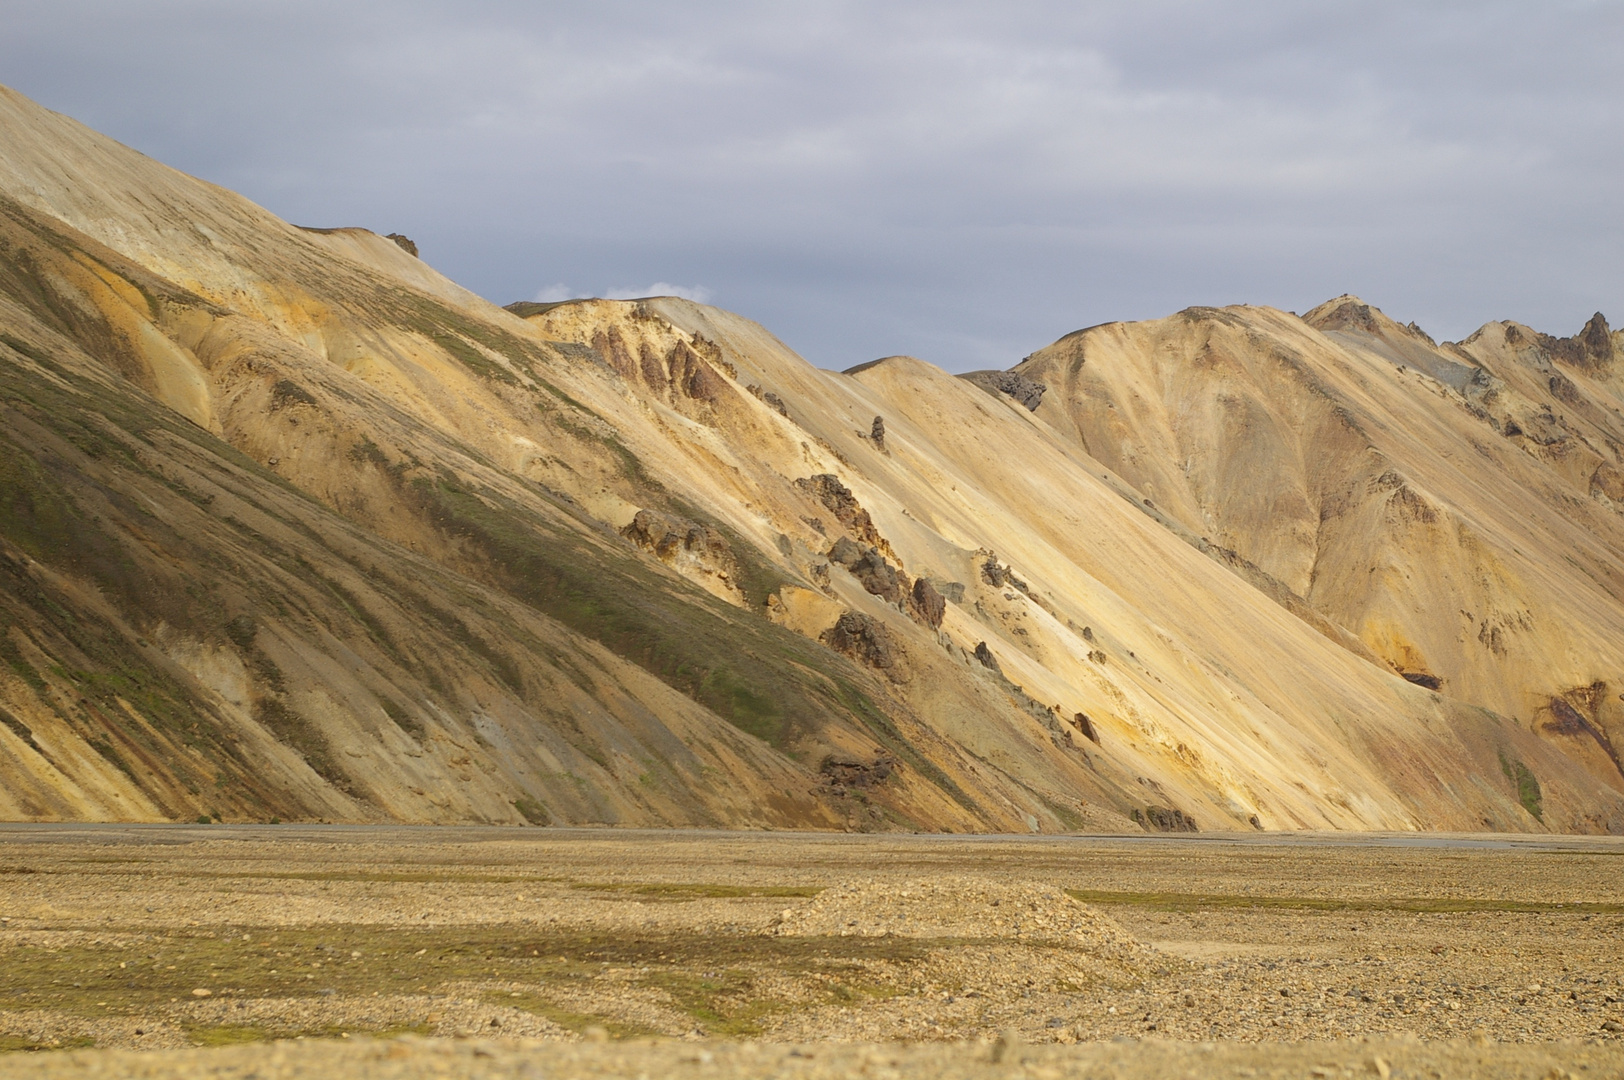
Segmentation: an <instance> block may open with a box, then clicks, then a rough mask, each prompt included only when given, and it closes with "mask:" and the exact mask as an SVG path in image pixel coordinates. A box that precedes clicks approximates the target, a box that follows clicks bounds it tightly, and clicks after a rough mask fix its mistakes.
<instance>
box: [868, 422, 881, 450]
mask: <svg viewBox="0 0 1624 1080" xmlns="http://www.w3.org/2000/svg"><path fill="white" fill-rule="evenodd" d="M868 437H869V438H870V439H872V440H874V445H875V447H876V448H878V449H880V450H884V449H885V417H883V416H876V417H875V418H874V423H872V424H870V425H869V428H868Z"/></svg>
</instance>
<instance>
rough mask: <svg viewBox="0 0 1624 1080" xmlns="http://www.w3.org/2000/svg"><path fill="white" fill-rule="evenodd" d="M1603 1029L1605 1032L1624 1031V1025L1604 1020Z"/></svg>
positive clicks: (1615, 1021)
mask: <svg viewBox="0 0 1624 1080" xmlns="http://www.w3.org/2000/svg"><path fill="white" fill-rule="evenodd" d="M1601 1029H1602V1030H1603V1031H1624V1024H1621V1023H1619V1022H1618V1021H1617V1020H1604V1021H1602V1025H1601Z"/></svg>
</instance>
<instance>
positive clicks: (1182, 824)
mask: <svg viewBox="0 0 1624 1080" xmlns="http://www.w3.org/2000/svg"><path fill="white" fill-rule="evenodd" d="M1130 816H1131V817H1132V818H1133V819H1134V820H1135V821H1137V822H1138V823H1139V824H1140V825H1142V826H1144V827H1145V828H1146V829H1154V830H1155V831H1156V832H1200V831H1201V829H1200V828H1199V827H1198V826H1197V825H1196V823H1195V818H1193V817H1191V816H1190V815H1188V814H1186V813H1185V812H1184V811H1183V810H1180V809H1178V808H1177V807H1173V806H1147V807H1145V808H1144V810H1135V811H1133V812H1132V814H1131V815H1130Z"/></svg>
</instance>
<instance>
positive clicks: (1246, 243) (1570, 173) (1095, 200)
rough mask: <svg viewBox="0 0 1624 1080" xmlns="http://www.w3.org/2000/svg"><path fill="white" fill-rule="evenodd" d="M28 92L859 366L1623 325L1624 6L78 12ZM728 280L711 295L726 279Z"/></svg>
mask: <svg viewBox="0 0 1624 1080" xmlns="http://www.w3.org/2000/svg"><path fill="white" fill-rule="evenodd" d="M0 24H3V25H5V26H6V27H7V33H6V35H5V37H4V38H3V39H0V81H4V82H7V83H9V84H10V85H13V86H15V87H16V88H17V89H19V90H22V91H23V92H25V93H28V94H30V95H32V96H34V97H35V98H37V99H38V100H41V101H42V102H43V103H45V104H47V105H49V106H51V107H53V108H58V109H61V110H63V111H66V112H69V113H70V114H72V115H75V116H77V117H79V118H80V119H82V120H84V121H85V122H87V123H89V124H91V125H92V126H95V127H97V128H99V129H101V130H104V131H107V132H108V133H109V134H112V135H114V136H115V137H117V138H120V139H122V140H123V141H125V142H128V143H130V144H131V145H134V146H136V147H138V148H139V149H142V150H144V151H146V152H148V153H150V154H152V155H153V156H156V157H159V158H161V159H163V160H165V161H168V162H169V163H171V164H174V165H176V166H177V167H180V168H183V169H186V170H187V171H190V172H194V173H197V174H198V175H202V176H204V177H206V178H207V179H210V180H213V181H215V182H218V183H223V184H226V185H228V186H231V187H234V188H237V189H238V190H241V191H243V192H244V193H245V194H247V195H249V196H250V197H251V198H254V199H256V200H257V201H259V202H262V203H264V204H265V205H267V206H268V207H269V208H271V209H272V210H274V211H276V212H277V213H279V214H282V215H283V216H285V217H289V218H291V219H293V220H295V221H299V222H301V223H307V224H363V225H367V226H370V227H373V228H378V229H380V230H383V231H402V232H406V233H408V234H409V235H411V236H413V237H414V239H417V240H418V241H419V243H420V244H421V246H422V247H423V251H424V255H425V257H426V258H428V259H429V260H430V261H431V262H432V263H434V264H435V265H436V266H438V267H440V268H441V269H442V270H445V271H446V272H448V273H449V274H451V276H453V277H455V278H456V279H457V280H459V281H461V282H463V283H464V284H466V285H468V286H469V287H471V288H474V289H476V290H478V291H480V292H482V293H484V294H485V295H487V296H490V297H491V298H492V299H494V300H497V301H499V302H507V301H510V300H515V299H522V298H528V297H532V296H535V295H538V293H540V292H543V291H545V290H548V289H563V290H565V291H574V290H573V289H571V288H570V287H569V286H563V285H557V284H554V283H559V282H571V283H574V284H575V285H577V286H583V287H584V291H593V292H597V293H600V294H602V293H608V292H611V291H621V292H624V291H628V290H627V289H626V288H622V286H626V284H627V283H634V284H635V283H636V282H640V281H649V282H655V283H656V284H658V283H662V282H687V283H690V284H689V285H687V286H686V287H687V288H689V289H704V290H705V291H706V293H707V294H708V295H709V296H710V298H711V299H712V301H713V302H715V303H719V304H722V305H723V306H726V307H729V308H732V309H734V310H738V311H741V312H743V313H744V314H747V315H750V316H752V317H755V318H758V319H760V320H761V321H763V322H764V323H766V324H767V325H768V326H769V327H770V328H772V329H773V330H774V331H775V332H777V333H779V334H780V336H782V337H784V338H785V339H786V340H787V341H789V342H790V343H791V344H792V345H794V346H796V347H797V348H799V349H801V351H803V352H804V353H805V354H806V355H807V356H808V358H809V359H812V360H813V361H814V362H816V363H819V364H822V365H824V366H829V367H844V366H847V365H849V364H851V363H854V362H857V361H860V360H864V359H869V358H871V357H873V356H879V355H884V354H887V353H896V352H908V353H914V354H916V355H921V356H924V357H926V358H927V359H931V360H933V361H935V362H938V363H941V364H943V365H945V366H948V367H951V368H959V369H964V368H971V367H985V366H992V365H997V366H1005V365H1007V364H1009V363H1012V362H1014V361H1015V360H1018V359H1019V358H1020V357H1021V356H1022V355H1024V354H1025V353H1026V352H1029V351H1030V350H1031V349H1033V348H1036V347H1038V346H1040V345H1042V344H1045V343H1047V342H1048V341H1049V340H1052V339H1053V338H1054V337H1057V336H1058V335H1060V334H1062V333H1065V332H1066V331H1068V330H1071V329H1075V328H1076V327H1078V326H1082V325H1086V324H1089V323H1094V322H1100V321H1105V320H1108V319H1113V318H1144V317H1153V316H1157V315H1162V314H1166V313H1168V312H1170V311H1172V310H1175V309H1177V308H1180V307H1183V306H1186V305H1188V304H1195V303H1230V302H1252V303H1268V304H1275V305H1278V306H1281V307H1286V308H1295V309H1297V310H1302V309H1304V308H1305V307H1307V306H1309V305H1311V304H1313V303H1316V302H1318V301H1319V300H1322V299H1325V298H1326V297H1329V296H1331V295H1334V294H1336V293H1340V292H1343V291H1356V292H1360V293H1361V294H1363V295H1365V296H1366V298H1367V299H1369V300H1371V301H1372V302H1375V303H1378V304H1380V305H1382V306H1384V307H1386V308H1388V309H1389V310H1390V311H1391V312H1392V313H1393V314H1394V315H1396V316H1399V317H1401V318H1403V319H1405V320H1408V319H1411V318H1415V319H1418V320H1419V321H1421V323H1422V324H1423V325H1424V326H1426V327H1427V328H1428V329H1429V330H1431V331H1432V332H1433V333H1435V334H1437V335H1439V336H1448V337H1455V336H1460V335H1463V334H1465V333H1468V332H1469V331H1470V330H1471V329H1473V328H1474V327H1475V326H1476V325H1477V324H1478V323H1480V322H1482V321H1484V320H1486V319H1489V318H1500V317H1516V318H1519V319H1522V320H1524V321H1526V322H1530V323H1533V324H1535V325H1538V326H1540V327H1542V328H1547V329H1550V330H1552V331H1558V332H1569V331H1571V330H1573V329H1576V328H1577V327H1578V326H1579V325H1580V324H1581V323H1582V322H1583V320H1584V318H1586V317H1587V316H1588V315H1589V314H1590V312H1591V311H1593V310H1596V309H1597V308H1600V309H1602V310H1607V309H1608V308H1609V307H1611V308H1613V309H1614V310H1615V311H1617V312H1618V315H1617V316H1616V318H1624V305H1621V304H1620V303H1619V302H1618V301H1619V300H1620V298H1621V297H1624V269H1621V268H1620V265H1619V259H1618V257H1617V254H1616V253H1617V252H1618V251H1619V250H1621V249H1624V245H1621V243H1620V241H1621V240H1624V236H1621V231H1624V230H1621V226H1620V221H1619V215H1618V213H1617V211H1616V205H1617V204H1618V203H1619V202H1620V199H1619V194H1620V193H1619V190H1618V177H1619V176H1620V175H1624V169H1621V166H1624V150H1621V149H1620V147H1621V145H1624V140H1620V138H1619V136H1620V134H1621V131H1620V128H1621V121H1620V117H1619V112H1618V104H1617V103H1618V102H1619V101H1621V100H1624V72H1621V69H1624V65H1620V64H1618V63H1617V56H1618V55H1620V54H1621V52H1624V50H1621V48H1620V47H1621V46H1624V5H1621V4H1619V3H1616V2H1592V3H1565V4H1564V3H1558V4H1550V5H1539V6H1537V7H1536V6H1534V5H1528V4H1521V3H1469V4H1467V3H1462V4H1451V3H1429V4H1414V3H1361V2H1351V3H1339V4H1316V3H1300V2H1296V3H1285V2H1281V3H1244V4H1243V3H1223V4H1220V3H1190V2H1181V3H1171V2H1168V3H1158V2H1148V3H1135V4H1093V5H1079V4H1068V3H1026V4H1022V3H1013V4H999V5H989V4H953V3H932V4H924V3H897V4H888V5H869V4H855V3H851V4H841V3H830V4H818V5H788V4H784V5H773V4H725V3H712V4H696V5H680V6H678V5H665V4H653V3H648V4H633V3H619V4H616V3H610V4H592V5H562V4H559V5H537V4H521V3H487V4H481V5H477V6H474V7H472V8H471V9H470V7H469V6H468V5H460V4H458V5H454V4H450V3H429V2H424V0H420V2H415V3H412V2H407V3H390V4H381V3H371V2H366V0H357V2H352V3H348V4H343V5H334V4H314V3H303V2H293V3H284V4H279V5H266V4H260V3H255V4H248V3H225V4H221V3H201V2H179V0H173V2H168V3H135V4H131V3H111V2H88V0H77V2H76V0H61V2H59V3H57V4H54V5H50V6H49V7H47V6H45V5H38V4H24V3H8V2H6V0H0ZM700 282H703V283H704V284H703V285H702V286H701V285H698V284H697V283H700Z"/></svg>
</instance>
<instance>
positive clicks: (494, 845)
mask: <svg viewBox="0 0 1624 1080" xmlns="http://www.w3.org/2000/svg"><path fill="white" fill-rule="evenodd" d="M1062 890H1064V891H1063V892H1062ZM1068 895H1069V896H1070V897H1071V898H1074V899H1076V900H1080V901H1083V902H1084V903H1085V904H1086V905H1088V906H1087V907H1086V908H1084V907H1080V906H1079V905H1077V904H1074V903H1072V901H1071V900H1068V899H1067V896H1068ZM1097 916H1103V917H1097ZM0 919H3V920H4V921H3V923H0V926H3V927H4V929H3V930H0V1050H6V1051H15V1052H16V1053H11V1054H7V1055H6V1056H5V1057H4V1058H0V1063H3V1066H4V1068H3V1070H0V1071H4V1072H6V1074H7V1075H9V1076H19V1077H23V1076H27V1077H35V1076H57V1075H61V1076H81V1075H97V1074H98V1073H99V1072H102V1073H105V1074H108V1075H113V1074H116V1075H132V1076H135V1075H154V1076H156V1075H197V1076H237V1075H248V1073H251V1072H253V1073H257V1075H259V1076H261V1077H265V1078H269V1077H284V1076H286V1077H293V1076H302V1075H307V1074H308V1075H314V1074H315V1073H317V1072H322V1073H325V1074H328V1075H332V1074H335V1073H342V1074H352V1075H353V1074H359V1073H360V1072H363V1071H364V1072H365V1074H366V1075H378V1076H393V1075H399V1076H417V1075H448V1076H484V1075H492V1076H508V1075H513V1076H525V1075H537V1076H541V1075H553V1074H554V1072H558V1071H562V1072H565V1073H568V1074H569V1075H582V1076H600V1075H601V1076H610V1075H626V1076H637V1075H639V1074H641V1073H647V1074H648V1075H650V1076H656V1075H686V1074H690V1073H691V1074H692V1075H696V1076H697V1075H701V1074H703V1075H722V1076H731V1075H737V1076H766V1075H785V1076H806V1077H814V1076H823V1075H848V1074H850V1075H857V1074H861V1073H868V1074H871V1075H876V1076H879V1075H898V1076H900V1075H907V1076H937V1075H946V1074H948V1073H951V1074H952V1075H979V1073H980V1071H988V1072H989V1075H990V1074H991V1073H992V1072H997V1071H998V1070H1001V1069H1005V1067H1006V1066H1008V1065H1009V1064H1011V1063H1014V1062H1017V1061H1027V1062H1028V1064H1027V1072H1028V1073H1029V1074H1030V1075H1035V1076H1042V1075H1054V1076H1063V1075H1085V1074H1086V1075H1107V1074H1111V1073H1113V1072H1114V1073H1115V1074H1117V1075H1122V1076H1133V1075H1166V1074H1169V1073H1172V1074H1186V1073H1187V1074H1191V1075H1238V1076H1244V1075H1272V1074H1276V1073H1278V1074H1280V1075H1299V1076H1300V1075H1311V1074H1312V1075H1322V1076H1334V1075H1342V1074H1343V1070H1344V1069H1348V1070H1353V1071H1354V1072H1359V1073H1364V1072H1370V1073H1372V1074H1382V1075H1385V1074H1383V1073H1381V1069H1382V1068H1387V1069H1389V1070H1390V1071H1392V1072H1393V1074H1394V1075H1408V1076H1428V1075H1445V1076H1455V1075H1485V1076H1490V1075H1493V1076H1499V1075H1505V1076H1525V1075H1526V1076H1544V1075H1546V1074H1547V1072H1548V1070H1549V1069H1551V1068H1553V1067H1560V1068H1565V1069H1567V1070H1570V1071H1576V1073H1575V1074H1576V1075H1586V1076H1598V1077H1599V1076H1624V964H1621V962H1620V951H1619V944H1618V943H1619V942H1620V941H1621V940H1624V841H1620V840H1618V839H1605V838H1568V837H1562V838H1527V837H1494V838H1482V837H1439V836H1349V835H1318V836H1302V835H1293V836H1282V835H1267V836H1259V835H1256V834H1251V835H1247V836H1215V835H1201V836H1195V837H1177V838H1173V837H1133V838H1128V837H1122V838H1112V837H964V836H955V837H945V836H895V835H886V836H861V835H831V834H779V833H704V832H622V831H607V830H551V829H511V828H507V829H497V828H492V829H474V828H420V829H419V828H397V827H377V828H373V827H345V826H252V827H239V826H222V825H215V826H40V825H29V826H0ZM267 1041H274V1044H275V1045H274V1047H273V1048H272V1049H271V1050H270V1051H267V1050H264V1049H255V1048H254V1047H252V1046H243V1047H233V1046H232V1045H230V1044H238V1043H259V1042H267ZM30 1050H54V1051H62V1052H51V1053H24V1052H23V1051H30ZM131 1050H138V1051H142V1052H141V1053H137V1054H133V1055H132V1054H126V1053H123V1051H131ZM1377 1058H1380V1059H1381V1061H1380V1062H1377V1060H1376V1059H1377ZM1248 1070H1250V1072H1249V1071H1248Z"/></svg>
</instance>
